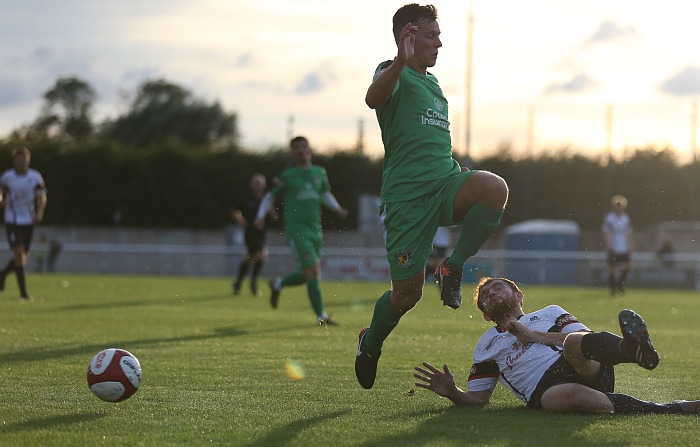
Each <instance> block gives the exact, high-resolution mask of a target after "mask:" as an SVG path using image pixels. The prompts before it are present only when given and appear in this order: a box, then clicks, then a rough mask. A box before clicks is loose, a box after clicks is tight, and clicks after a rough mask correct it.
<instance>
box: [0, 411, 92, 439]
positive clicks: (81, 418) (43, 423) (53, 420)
mask: <svg viewBox="0 0 700 447" xmlns="http://www.w3.org/2000/svg"><path fill="white" fill-rule="evenodd" d="M104 416H105V415H104V414H103V413H78V414H61V415H56V416H47V417H43V418H37V419H30V420H28V421H23V422H17V423H14V424H12V423H10V424H3V425H0V435H2V434H6V433H21V432H28V431H38V430H51V429H52V428H55V427H57V426H65V425H72V424H82V423H83V422H91V421H94V420H96V419H99V418H102V417H104Z"/></svg>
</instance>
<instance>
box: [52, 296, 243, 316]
mask: <svg viewBox="0 0 700 447" xmlns="http://www.w3.org/2000/svg"><path fill="white" fill-rule="evenodd" d="M230 299H232V298H231V294H230V293H229V294H221V295H219V294H217V295H204V296H188V297H179V296H178V297H163V298H154V299H150V298H149V299H143V300H139V301H135V300H130V301H99V300H95V302H92V303H85V304H74V305H70V306H63V307H60V308H58V309H51V310H50V311H47V312H59V311H66V312H72V311H75V310H101V309H111V308H124V307H127V308H131V307H140V306H154V305H155V306H157V305H168V306H172V305H181V304H184V305H186V304H188V303H197V304H199V303H203V302H207V301H223V300H230Z"/></svg>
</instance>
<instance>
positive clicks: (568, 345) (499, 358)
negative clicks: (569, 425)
mask: <svg viewBox="0 0 700 447" xmlns="http://www.w3.org/2000/svg"><path fill="white" fill-rule="evenodd" d="M474 301H475V303H476V305H477V307H478V308H479V309H480V310H481V311H482V312H483V313H484V318H485V319H486V320H488V321H493V322H494V323H495V324H496V326H495V327H493V328H491V329H489V330H488V331H486V332H485V333H484V335H482V337H481V338H480V339H479V341H478V343H477V345H476V347H475V348H474V364H473V366H472V368H471V371H470V373H469V381H468V388H467V391H463V390H461V389H460V388H458V387H457V386H456V384H455V381H454V377H453V376H452V373H451V372H450V370H449V368H448V366H447V365H444V366H443V368H442V369H439V368H436V367H435V366H433V365H431V364H430V363H427V362H425V363H423V366H419V367H416V371H417V372H418V374H415V375H414V376H415V378H416V379H418V380H419V382H417V383H416V386H418V387H420V388H426V389H429V390H431V391H433V392H435V393H436V394H438V395H440V396H443V397H447V398H448V399H450V400H451V401H452V402H453V403H455V404H456V405H485V404H486V403H488V401H489V400H490V398H491V395H492V394H493V391H494V389H495V388H496V385H497V383H498V382H500V383H501V384H502V385H504V386H505V387H506V388H508V389H510V390H511V391H512V392H513V393H514V394H515V395H516V396H517V397H518V398H520V399H521V400H522V401H523V403H524V404H525V405H527V406H528V407H530V408H535V409H542V410H545V411H552V412H560V413H611V414H612V413H619V414H631V413H658V414H698V413H700V401H674V402H671V403H669V404H658V403H655V402H646V401H642V400H639V399H636V398H634V397H632V396H628V395H626V394H620V393H615V392H614V387H615V372H614V369H613V365H616V364H619V363H637V364H638V365H639V366H641V367H643V368H646V369H649V370H651V369H654V368H655V367H656V366H657V365H658V363H659V355H658V354H657V352H656V350H655V349H654V347H653V345H652V344H651V340H650V339H649V332H648V330H647V327H646V324H645V322H644V320H643V319H642V317H640V316H639V315H637V314H636V313H635V312H633V311H631V310H623V311H622V312H620V314H619V317H618V318H619V322H620V329H621V331H622V337H620V336H618V335H615V334H612V333H610V332H592V331H591V330H590V329H588V328H587V327H586V326H585V325H584V324H583V323H581V322H579V321H578V320H577V319H576V317H574V316H573V315H571V314H570V313H568V312H566V311H565V310H564V309H562V308H561V307H559V306H556V305H552V306H548V307H546V308H544V309H540V310H537V311H535V312H532V313H529V314H525V313H524V312H523V308H522V303H523V294H522V292H521V291H520V289H519V288H518V286H517V285H516V284H515V283H514V282H513V281H511V280H509V279H506V278H482V279H481V281H480V282H479V284H478V285H477V287H476V291H475V293H474Z"/></svg>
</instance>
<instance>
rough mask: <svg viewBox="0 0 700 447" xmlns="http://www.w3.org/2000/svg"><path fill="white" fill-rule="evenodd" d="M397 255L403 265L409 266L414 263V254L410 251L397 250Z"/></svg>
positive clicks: (404, 266)
mask: <svg viewBox="0 0 700 447" xmlns="http://www.w3.org/2000/svg"><path fill="white" fill-rule="evenodd" d="M395 256H396V260H397V261H399V265H400V266H401V267H403V268H408V267H410V266H412V265H413V254H412V253H411V252H410V251H407V250H402V251H397V252H396V255H395Z"/></svg>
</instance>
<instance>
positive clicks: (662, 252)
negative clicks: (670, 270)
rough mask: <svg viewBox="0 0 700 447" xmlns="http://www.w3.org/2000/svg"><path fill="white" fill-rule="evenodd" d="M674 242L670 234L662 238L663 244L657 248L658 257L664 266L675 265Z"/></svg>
mask: <svg viewBox="0 0 700 447" xmlns="http://www.w3.org/2000/svg"><path fill="white" fill-rule="evenodd" d="M674 251H675V250H674V249H673V244H672V243H671V239H670V238H669V237H668V236H663V237H662V238H661V244H659V248H658V249H657V250H656V258H657V259H658V260H659V261H661V264H662V265H663V266H664V267H671V266H672V265H673V252H674Z"/></svg>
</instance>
